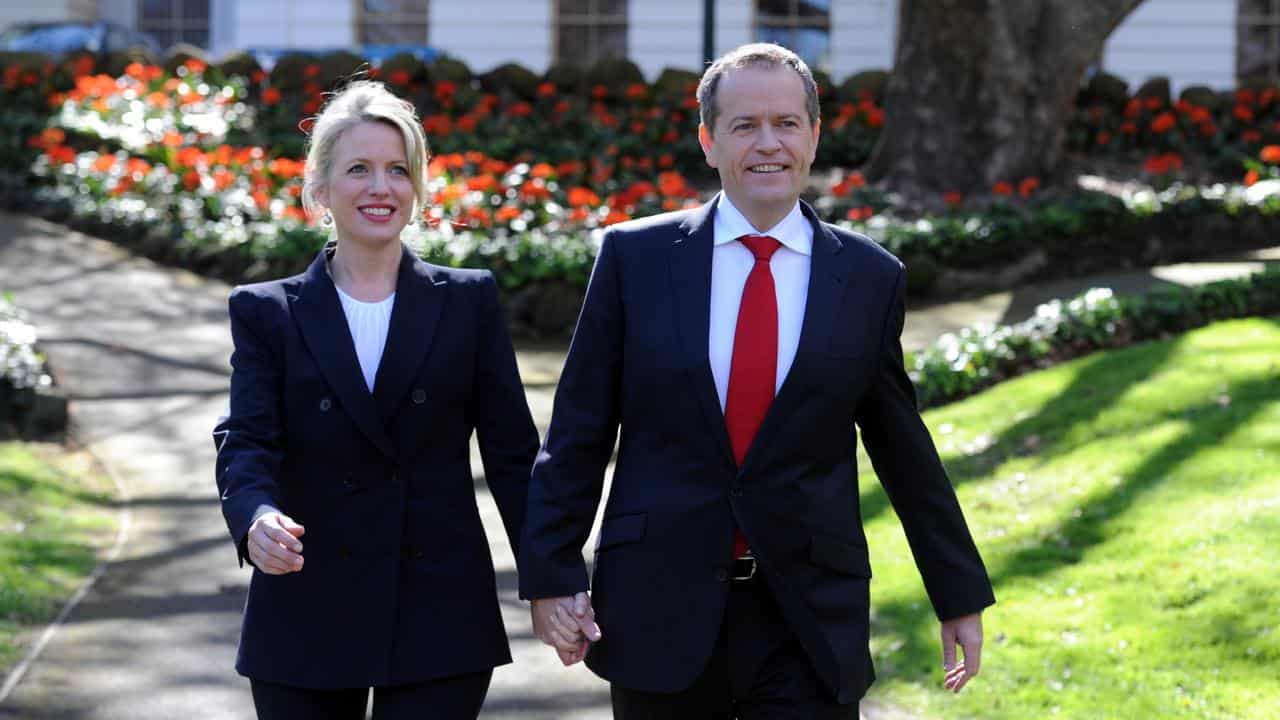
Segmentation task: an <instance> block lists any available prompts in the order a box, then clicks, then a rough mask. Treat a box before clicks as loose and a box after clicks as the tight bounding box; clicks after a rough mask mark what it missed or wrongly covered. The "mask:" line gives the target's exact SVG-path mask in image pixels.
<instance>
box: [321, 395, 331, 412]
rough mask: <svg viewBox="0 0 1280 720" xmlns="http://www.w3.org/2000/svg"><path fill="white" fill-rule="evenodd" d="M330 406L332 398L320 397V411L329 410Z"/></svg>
mask: <svg viewBox="0 0 1280 720" xmlns="http://www.w3.org/2000/svg"><path fill="white" fill-rule="evenodd" d="M332 407H333V401H332V400H330V399H329V398H321V399H320V412H329V409H330V408H332Z"/></svg>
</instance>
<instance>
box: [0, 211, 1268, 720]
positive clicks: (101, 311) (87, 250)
mask: <svg viewBox="0 0 1280 720" xmlns="http://www.w3.org/2000/svg"><path fill="white" fill-rule="evenodd" d="M1264 262H1280V249H1276V250H1273V251H1270V252H1266V253H1258V254H1254V255H1253V256H1250V257H1243V258H1238V259H1233V260H1230V261H1226V262H1223V263H1220V264H1196V265H1189V266H1176V267H1173V268H1166V269H1158V270H1154V271H1151V272H1143V273H1128V274H1125V275H1121V276H1114V277H1110V278H1089V279H1085V280H1083V281H1076V282H1071V283H1057V284H1054V285H1051V286H1046V287H1043V288H1039V289H1035V290H1020V291H1016V292H1012V293H1001V294H997V295H993V296H988V297H985V298H979V299H976V300H971V301H966V302H963V303H951V304H946V305H937V306H933V307H931V308H922V309H916V310H914V311H913V312H911V313H909V314H908V325H907V334H906V337H905V343H906V345H907V346H908V347H909V348H918V347H920V346H923V345H924V344H926V343H927V342H929V341H931V340H932V339H933V338H934V337H936V336H937V335H939V334H941V333H942V332H946V331H952V330H955V329H958V328H959V327H963V326H964V325H967V324H970V323H972V322H975V321H978V320H986V321H993V322H997V321H998V322H1009V321H1015V320H1018V319H1021V318H1022V317H1025V316H1026V314H1028V313H1029V312H1030V309H1031V308H1034V306H1035V304H1036V303H1038V302H1041V301H1043V300H1044V299H1048V298H1050V297H1070V296H1073V295H1075V294H1076V293H1078V292H1079V291H1080V290H1082V289H1084V288H1087V287H1090V286H1094V285H1098V284H1109V285H1112V286H1115V287H1117V288H1122V289H1126V290H1138V289H1142V288H1145V287H1149V286H1151V285H1152V284H1155V283H1157V282H1170V281H1172V282H1182V283H1194V282H1203V281H1206V280H1208V279H1217V278H1218V277H1223V276H1232V275H1239V274H1244V273H1246V272H1252V271H1254V270H1256V269H1259V268H1260V267H1261V264H1262V263H1264ZM0 290H8V291H11V292H12V293H13V294H14V297H15V299H16V301H17V303H18V305H19V306H21V307H24V308H25V309H27V310H28V311H29V312H30V314H31V317H32V320H33V321H34V322H35V324H36V326H37V328H38V330H39V332H40V337H41V341H42V344H43V346H44V348H45V349H46V350H47V352H48V354H49V356H50V358H51V361H52V363H53V365H54V368H55V372H56V373H57V375H58V380H59V382H60V383H61V384H62V386H63V387H64V388H65V389H66V391H67V392H68V394H69V396H70V398H71V400H72V415H73V419H74V424H75V428H74V433H73V434H74V437H75V438H76V440H77V441H79V442H81V443H83V444H85V445H87V446H89V447H90V448H91V449H92V450H93V451H94V452H95V453H97V454H98V455H99V456H100V457H102V458H103V459H104V460H105V461H106V462H107V463H109V464H110V465H111V467H112V468H113V469H115V470H116V471H117V473H118V474H119V475H120V476H121V477H122V479H123V481H124V484H125V485H126V488H127V491H128V494H129V496H130V497H131V504H130V507H131V509H132V512H133V523H132V529H131V536H130V539H129V542H128V543H127V545H126V546H125V548H124V552H123V555H122V557H121V558H120V559H119V561H118V562H116V563H115V564H113V565H112V566H111V567H110V568H109V569H108V572H107V573H106V574H105V576H104V577H103V579H102V580H101V581H100V582H99V583H98V584H97V585H96V586H95V587H94V588H93V590H92V591H91V592H90V593H89V594H88V596H87V597H86V599H85V601H84V602H83V603H82V604H81V605H80V606H79V607H78V608H77V610H76V611H75V612H74V613H73V614H72V616H71V618H70V620H69V622H68V624H66V625H65V626H63V627H62V628H61V629H60V630H59V631H58V633H57V634H56V635H55V636H54V638H53V640H52V641H51V642H50V643H49V645H48V646H47V647H46V648H45V650H44V652H43V653H42V654H41V656H40V657H39V659H38V660H37V661H36V662H35V663H34V665H33V666H32V668H31V670H30V671H29V672H28V674H27V675H26V676H25V677H24V678H23V680H22V682H21V683H19V685H18V686H17V688H16V690H15V691H14V694H13V695H12V696H11V697H10V698H9V700H8V701H7V702H6V703H5V704H4V705H3V706H0V718H24V719H42V718H59V719H68V720H70V719H81V718H83V719H85V720H90V719H92V720H114V719H117V718H119V719H123V718H130V719H134V718H137V719H142V720H147V719H150V718H156V719H159V718H178V717H200V718H251V717H252V716H253V714H252V708H251V706H250V703H249V695H248V685H247V683H246V682H245V681H244V680H243V679H242V678H239V677H238V676H236V675H235V674H234V672H233V670H232V663H233V658H234V654H235V644H236V638H237V635H238V632H239V615H240V609H241V604H242V602H243V596H244V590H245V587H246V585H247V583H248V578H249V575H248V572H246V571H244V570H241V569H239V568H237V567H236V561H235V553H234V550H233V549H232V547H231V543H230V541H229V539H228V538H227V535H226V530H225V528H224V526H223V524H222V520H221V515H220V513H219V512H218V505H217V499H216V490H215V488H214V482H213V471H212V468H213V459H214V453H213V443H212V440H211V438H210V430H211V428H212V426H213V424H214V422H215V420H216V418H217V417H218V415H219V414H220V413H221V412H222V411H223V409H224V408H225V407H226V402H227V397H226V393H227V384H228V379H229V375H230V370H229V366H228V358H229V355H230V351H231V345H230V338H229V336H228V332H227V320H226V296H227V293H228V292H229V287H227V286H226V285H224V284H222V283H219V282H216V281H210V280H207V279H204V278H200V277H198V276H195V275H193V274H190V273H187V272H184V271H180V270H174V269H171V268H161V267H157V266H156V265H154V264H152V263H150V262H149V261H146V260H143V259H139V258H135V257H133V256H131V255H129V254H128V253H126V252H124V251H122V250H120V249H119V248H118V247H116V246H114V245H112V244H110V243H106V242H104V241H100V240H96V239H93V238H89V237H85V236H83V235H80V234H79V233H75V232H71V231H68V230H67V229H66V228H63V227H61V226H58V225H54V224H51V223H46V222H44V221H40V220H34V219H29V218H25V217H21V216H13V215H5V214H0ZM562 361H563V347H562V346H559V345H556V346H542V347H526V348H522V349H521V352H520V365H521V372H522V374H523V377H524V379H525V381H526V387H527V392H528V397H529V403H530V406H531V407H532V409H533V412H534V416H535V419H536V420H537V421H538V424H539V430H541V431H545V429H546V422H547V420H548V418H549V417H550V411H551V401H552V394H553V391H554V387H555V382H556V380H557V378H558V376H559V372H560V366H561V363H562ZM476 467H479V463H478V461H477V463H476ZM480 507H481V510H482V513H483V514H484V519H485V524H486V529H487V530H488V532H489V536H490V537H491V538H494V539H495V542H494V547H493V552H494V560H495V562H496V564H497V568H498V571H499V592H500V594H501V599H502V604H503V609H504V616H505V619H506V622H507V629H508V632H509V634H510V636H511V639H512V650H513V653H514V656H515V660H516V662H515V664H513V665H509V666H506V667H503V668H499V669H498V670H497V672H496V673H495V675H494V683H493V687H492V689H491V691H490V693H489V698H488V701H487V702H486V705H485V711H484V714H483V717H486V718H521V719H534V718H556V719H564V720H571V719H575V718H583V719H587V718H591V719H595V718H607V717H609V712H608V691H607V688H606V686H605V685H604V683H603V682H601V681H600V680H598V679H597V678H595V677H594V676H593V675H591V674H590V673H589V672H588V671H587V670H585V669H584V668H583V667H582V666H577V667H575V668H571V669H565V668H562V667H560V666H559V664H558V662H556V661H555V659H554V657H553V655H552V654H551V652H550V651H549V650H547V649H546V648H544V647H543V646H542V645H541V644H540V643H538V642H537V640H535V639H534V638H533V637H532V634H531V631H530V627H529V621H528V614H527V609H526V606H525V604H524V603H523V602H521V601H519V600H518V599H517V597H516V590H515V566H514V562H513V559H512V557H511V552H510V549H509V548H508V547H507V544H506V542H505V540H503V537H504V536H503V534H502V532H501V529H500V528H501V524H500V521H499V520H498V516H497V512H496V509H495V508H494V506H493V503H492V500H491V499H490V498H489V497H488V495H487V493H483V492H482V496H481V498H480ZM588 546H590V544H589V545H588ZM863 711H864V715H865V716H866V717H867V718H868V720H877V719H879V718H886V719H887V718H897V717H900V716H899V715H897V714H896V713H893V712H892V711H891V710H890V709H887V708H884V707H881V706H879V705H876V704H874V703H864V707H863Z"/></svg>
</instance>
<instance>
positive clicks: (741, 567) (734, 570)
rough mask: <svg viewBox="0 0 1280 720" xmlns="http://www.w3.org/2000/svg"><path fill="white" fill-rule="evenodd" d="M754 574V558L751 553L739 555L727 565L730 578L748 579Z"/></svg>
mask: <svg viewBox="0 0 1280 720" xmlns="http://www.w3.org/2000/svg"><path fill="white" fill-rule="evenodd" d="M755 576H756V559H755V558H754V557H752V556H751V555H748V556H746V557H740V558H738V559H737V560H734V561H733V565H732V566H730V567H729V579H730V580H750V579H751V578H753V577H755Z"/></svg>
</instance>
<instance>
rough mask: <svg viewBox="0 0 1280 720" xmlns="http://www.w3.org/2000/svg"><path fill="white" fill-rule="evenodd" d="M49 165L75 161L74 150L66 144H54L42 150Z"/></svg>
mask: <svg viewBox="0 0 1280 720" xmlns="http://www.w3.org/2000/svg"><path fill="white" fill-rule="evenodd" d="M44 154H45V156H46V157H48V158H49V164H51V165H68V164H70V163H73V162H75V161H76V151H75V150H72V149H71V148H69V147H67V146H66V145H54V146H53V147H50V148H47V149H46V150H45V151H44Z"/></svg>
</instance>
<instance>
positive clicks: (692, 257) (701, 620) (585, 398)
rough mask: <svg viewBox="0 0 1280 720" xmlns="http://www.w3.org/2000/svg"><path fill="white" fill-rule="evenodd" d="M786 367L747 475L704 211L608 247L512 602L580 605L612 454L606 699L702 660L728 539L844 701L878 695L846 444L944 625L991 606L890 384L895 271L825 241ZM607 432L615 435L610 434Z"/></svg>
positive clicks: (930, 462) (647, 225)
mask: <svg viewBox="0 0 1280 720" xmlns="http://www.w3.org/2000/svg"><path fill="white" fill-rule="evenodd" d="M802 210H803V212H804V214H805V217H806V218H807V219H808V220H809V222H810V223H812V225H813V229H814V239H813V255H812V258H811V270H810V279H809V287H808V296H807V301H806V306H805V313H804V321H803V326H802V331H801V335H800V342H799V347H798V349H797V351H796V357H795V361H794V363H793V365H792V367H791V370H790V372H789V373H788V376H787V377H786V379H785V381H784V383H783V385H782V387H781V389H780V390H779V392H778V395H777V397H776V398H775V399H774V401H773V404H772V405H771V406H770V408H769V412H768V414H767V415H766V417H765V419H764V422H763V424H762V425H761V427H760V430H759V431H758V433H757V435H756V439H755V441H754V443H753V445H752V448H751V450H750V452H749V453H748V454H747V457H746V459H745V461H744V462H743V465H742V467H741V468H737V467H736V466H735V463H734V459H733V456H732V454H731V452H730V444H729V437H728V433H727V431H726V429H725V425H724V417H723V414H722V412H721V410H720V405H719V400H718V397H717V395H716V389H715V383H714V380H713V378H712V374H711V367H710V363H709V361H708V348H707V342H708V340H707V338H708V324H709V313H710V301H711V255H712V247H713V240H714V238H713V235H714V230H713V226H714V221H713V218H714V212H715V203H708V204H707V205H705V206H703V207H702V208H700V209H697V210H693V211H685V212H680V213H671V214H667V215H659V216H655V217H652V218H646V219H643V220H638V221H633V222H627V223H621V224H619V225H615V226H612V227H611V228H610V229H609V230H608V231H606V233H605V234H604V237H603V243H602V246H601V249H600V253H599V255H598V257H597V259H596V265H595V268H594V270H593V272H592V276H591V281H590V284H589V287H588V290H587V296H586V300H585V302H584V304H583V307H582V312H581V315H580V316H579V320H578V325H577V328H576V330H575V332H574V337H573V341H572V344H571V346H570V350H569V355H568V358H567V360H566V363H565V368H564V371H563V373H562V375H561V379H560V384H559V386H558V388H557V391H556V399H555V409H554V412H553V416H552V420H551V426H550V428H549V430H548V433H547V437H546V440H545V443H544V445H543V448H542V450H541V452H540V453H539V456H538V460H537V463H536V464H535V467H534V471H533V481H532V483H531V485H530V489H529V506H528V508H529V509H528V514H527V517H526V525H525V533H524V539H523V540H522V547H521V554H520V592H521V595H522V596H523V597H526V598H539V597H553V596H562V595H570V594H573V593H575V592H578V591H581V590H584V589H586V588H587V587H588V576H587V569H586V566H585V564H584V562H583V560H582V557H581V548H582V546H583V544H584V543H585V541H586V538H587V535H588V533H589V531H590V528H591V523H592V519H593V518H594V516H595V511H596V508H597V506H598V503H599V502H600V500H601V493H602V489H603V475H604V470H605V466H606V464H607V463H608V462H609V459H610V457H611V454H612V452H613V449H614V443H615V438H618V454H617V464H616V468H615V470H614V475H613V481H612V489H611V491H610V494H609V497H608V501H607V505H606V507H605V510H604V524H603V527H602V530H601V534H600V537H601V539H602V543H601V546H600V548H599V550H598V553H597V555H596V562H595V568H594V575H593V576H592V578H591V582H590V587H591V589H592V593H593V604H594V606H595V610H596V617H597V619H598V621H599V624H600V627H601V630H602V632H603V635H604V637H603V639H602V640H601V641H600V642H599V643H597V644H595V645H594V646H593V647H592V649H591V652H590V653H589V654H588V656H587V663H588V665H589V666H590V667H591V668H592V669H593V670H595V671H596V672H597V673H598V674H600V675H601V676H602V677H604V678H606V679H608V680H610V681H612V682H614V683H615V684H618V685H622V686H625V687H628V688H634V689H638V690H645V691H649V692H658V693H670V692H676V691H679V690H681V689H683V688H685V687H688V686H689V684H690V683H692V682H693V679H694V678H695V677H697V676H698V674H699V673H700V672H701V671H702V668H703V667H704V666H705V665H706V662H707V658H708V657H709V656H710V654H711V651H712V648H713V646H714V645H715V640H716V635H717V632H718V630H719V628H720V624H721V619H722V617H723V613H724V607H725V597H726V594H727V592H728V582H727V577H728V569H729V568H728V566H729V562H730V560H731V555H732V551H731V545H732V541H733V528H734V527H735V526H736V527H739V528H741V530H742V532H743V533H744V534H745V535H746V538H747V540H748V542H749V543H750V546H751V548H752V549H753V550H754V552H755V553H756V555H757V556H758V557H759V558H760V568H761V570H760V572H761V574H762V577H763V578H764V579H765V580H766V581H767V582H768V584H769V586H770V587H771V588H772V589H773V591H774V595H775V596H776V600H777V602H778V605H779V607H780V608H781V611H782V616H783V617H784V618H786V621H787V623H788V624H789V626H790V627H791V629H792V631H793V632H794V633H795V635H796V637H797V638H798V640H799V642H800V644H801V646H802V647H803V648H804V650H805V652H806V653H807V654H808V655H809V657H810V658H811V660H812V661H813V665H814V667H815V668H816V670H817V672H818V674H819V676H820V677H821V678H822V679H823V682H824V683H826V685H827V686H828V687H829V688H830V689H831V690H832V693H833V695H835V696H836V697H837V698H838V700H839V701H840V702H842V703H845V704H850V703H853V702H854V701H856V700H857V699H858V698H860V697H862V695H863V693H864V692H865V690H866V688H867V687H868V686H869V685H870V683H871V681H872V679H873V672H872V667H871V658H870V653H869V650H868V644H867V635H868V624H869V620H868V616H869V609H868V605H869V601H868V585H869V580H870V567H869V564H868V560H867V549H866V540H865V537H864V535H863V531H862V523H861V518H860V516H859V496H858V483H857V467H856V442H857V440H856V439H857V431H856V428H855V423H856V425H857V426H858V427H861V428H862V430H863V440H864V443H865V445H866V447H867V450H868V452H869V454H870V456H871V459H872V463H873V464H874V465H875V468H876V471H877V474H878V475H879V477H880V479H881V481H882V482H883V483H884V486H885V488H886V490H887V491H888V494H889V497H890V498H891V500H892V501H893V504H894V507H895V509H896V510H897V512H898V514H899V516H900V517H901V518H902V522H903V525H904V526H905V528H906V533H907V537H908V539H909V540H910V543H911V546H912V550H913V552H914V553H915V557H916V560H917V563H918V564H919V566H920V569H921V572H922V575H923V576H924V580H925V584H926V587H927V588H928V591H929V594H930V597H931V599H932V601H933V604H934V607H935V609H936V610H937V612H938V614H939V616H940V617H943V618H951V617H958V616H961V615H965V614H969V613H973V612H977V611H979V610H981V609H982V608H983V607H985V606H987V605H989V604H991V603H992V602H994V598H993V596H992V591H991V585H990V582H989V580H988V578H987V574H986V570H985V568H984V567H983V564H982V560H981V558H980V557H979V556H978V553H977V550H976V548H975V546H974V543H973V540H972V538H971V537H970V534H969V531H968V528H967V527H966V525H965V522H964V518H963V516H962V514H961V512H960V507H959V504H958V503H957V502H956V497H955V493H954V491H953V490H952V487H951V484H950V481H949V480H948V478H947V475H946V472H945V471H944V469H943V467H942V463H941V461H940V460H939V458H938V454H937V451H936V450H935V448H934V445H933V442H932V440H931V439H930V437H929V434H928V432H927V430H926V429H925V426H924V424H923V422H922V421H921V419H920V416H919V413H918V411H917V407H916V400H915V392H914V389H913V387H912V385H911V381H910V379H909V378H908V376H907V373H906V371H905V369H904V367H903V355H902V348H901V344H900V341H899V336H900V334H901V331H902V322H903V312H904V301H903V277H904V272H903V266H902V263H900V262H898V260H897V259H896V258H894V257H893V256H892V255H890V254H889V253H888V252H886V251H884V250H883V249H882V248H880V247H879V246H878V245H876V244H875V243H874V242H872V241H871V240H870V239H868V238H866V237H863V236H861V235H857V234H854V233H850V232H847V231H844V230H841V229H839V228H836V227H833V226H830V225H826V224H823V223H821V222H819V221H818V219H817V217H816V215H815V214H814V213H813V210H812V209H811V208H809V207H808V206H807V205H803V204H802ZM619 431H620V433H619Z"/></svg>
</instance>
